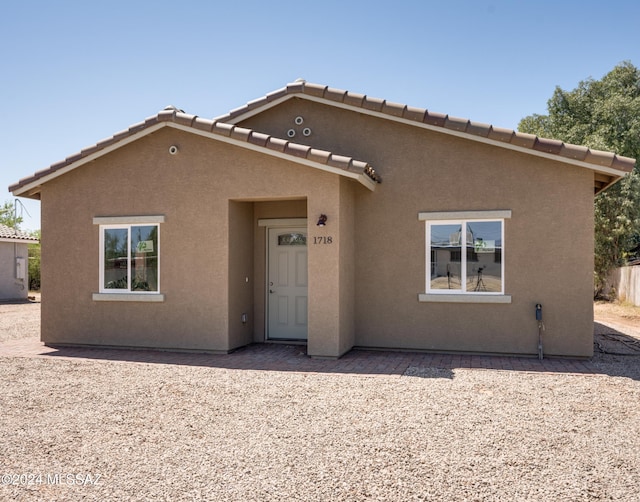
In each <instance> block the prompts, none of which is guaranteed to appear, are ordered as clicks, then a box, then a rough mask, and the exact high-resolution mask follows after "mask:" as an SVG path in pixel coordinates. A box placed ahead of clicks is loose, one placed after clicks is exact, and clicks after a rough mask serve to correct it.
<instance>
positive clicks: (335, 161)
mask: <svg viewBox="0 0 640 502" xmlns="http://www.w3.org/2000/svg"><path fill="white" fill-rule="evenodd" d="M350 162H351V157H345V156H344V155H336V154H333V153H332V154H331V155H329V160H328V161H327V165H329V166H332V167H338V168H340V169H344V170H347V169H349V164H350Z"/></svg>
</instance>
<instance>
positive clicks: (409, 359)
mask: <svg viewBox="0 0 640 502" xmlns="http://www.w3.org/2000/svg"><path fill="white" fill-rule="evenodd" d="M3 356H4V357H36V358H65V359H84V360H92V361H112V362H139V363H152V364H176V365H191V366H206V367H216V368H227V369H242V370H261V371H265V370H266V371H295V372H312V373H345V374H348V373H356V374H365V375H387V376H389V375H396V376H402V375H403V374H405V372H406V371H407V369H408V368H416V367H417V368H442V369H448V370H453V369H457V368H476V369H489V370H510V371H527V372H538V373H539V372H542V373H573V374H582V375H585V374H595V373H598V371H597V370H596V369H595V368H594V365H593V364H592V363H591V361H589V360H577V359H556V358H545V359H543V360H542V361H540V360H538V359H537V358H533V357H532V358H527V357H511V356H487V355H463V354H434V353H421V352H398V351H384V350H364V349H354V350H351V351H350V352H348V353H347V354H345V355H344V356H342V357H341V358H339V359H317V358H311V357H308V356H307V355H306V347H305V346H303V345H287V344H270V343H265V344H253V345H249V346H247V347H243V348H241V349H238V350H236V351H235V352H232V353H230V354H205V353H197V352H170V351H160V350H145V349H120V348H117V349H116V348H100V347H95V348H94V347H67V346H64V347H61V346H59V347H47V346H45V345H44V344H43V343H42V342H40V341H39V340H38V339H37V338H23V339H20V340H9V341H6V342H2V343H0V357H3Z"/></svg>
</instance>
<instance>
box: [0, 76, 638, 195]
mask: <svg viewBox="0 0 640 502" xmlns="http://www.w3.org/2000/svg"><path fill="white" fill-rule="evenodd" d="M294 99H295V100H304V101H307V102H311V103H318V104H321V105H323V106H324V107H326V108H327V109H328V110H334V112H333V113H334V114H337V113H336V112H335V111H336V110H344V111H349V112H356V113H358V114H361V115H365V116H369V117H375V118H377V119H379V120H381V121H384V123H388V124H392V125H394V126H400V125H401V126H405V127H407V126H408V127H413V128H418V129H422V130H428V131H431V132H434V133H437V134H443V135H448V136H453V137H457V138H460V139H462V140H464V141H471V142H476V143H482V144H485V145H488V146H490V147H492V148H499V149H507V150H512V151H516V152H519V153H522V154H525V155H528V156H532V157H539V158H544V159H547V160H551V161H554V162H556V163H558V165H559V166H562V165H571V166H578V167H580V168H584V169H587V170H589V171H590V172H592V173H593V186H594V192H595V193H596V194H597V193H599V192H601V191H602V190H605V189H606V188H607V187H609V186H611V185H612V184H613V183H615V182H616V181H618V180H619V179H621V178H622V177H623V176H624V175H625V174H627V173H629V172H631V170H632V169H633V167H634V165H635V159H630V158H627V157H622V156H619V155H616V154H614V153H611V152H602V151H597V150H591V149H589V148H587V147H582V146H578V145H571V144H567V143H563V142H561V141H557V140H552V139H545V138H540V137H537V136H534V135H530V134H524V133H519V132H516V131H513V130H510V129H503V128H499V127H494V126H491V125H488V124H482V123H477V122H472V121H470V120H467V119H461V118H457V117H451V116H449V115H444V114H440V113H434V112H431V111H429V110H426V109H423V108H416V107H412V106H408V105H404V104H400V103H394V102H390V101H386V100H384V99H378V98H372V97H369V96H366V95H364V94H358V93H353V92H348V91H343V90H339V89H334V88H331V87H328V86H322V85H318V84H312V83H307V82H305V81H302V80H299V81H296V82H294V83H292V84H288V85H287V86H286V87H284V88H282V89H279V90H277V91H274V92H271V93H269V94H267V95H266V96H264V97H262V98H259V99H256V100H254V101H251V102H249V103H247V104H246V105H244V106H242V107H239V108H236V109H235V110H232V111H231V112H229V113H227V114H225V115H222V116H220V117H217V118H215V119H213V120H209V119H204V118H202V117H198V116H196V115H192V114H188V113H185V112H183V111H182V110H178V109H176V108H175V107H167V108H165V109H164V110H162V111H161V112H159V113H158V114H156V115H154V116H151V117H149V118H147V119H145V120H144V121H143V122H140V123H138V124H134V125H132V126H131V127H129V128H128V129H126V130H124V131H121V132H119V133H116V134H114V135H113V136H111V137H110V138H107V139H105V140H102V141H100V142H98V143H96V144H95V145H92V146H90V147H88V148H85V149H83V150H81V151H80V152H78V153H76V154H74V155H71V156H70V157H67V158H66V159H64V160H63V161H61V162H58V163H56V164H53V165H51V166H49V167H48V168H46V169H44V170H41V171H38V172H36V173H35V174H33V175H31V176H28V177H26V178H24V179H22V180H20V181H19V182H17V183H15V184H13V185H11V186H10V187H9V191H11V192H13V194H14V195H17V196H23V197H29V198H34V199H39V198H40V191H41V187H42V185H43V184H45V183H47V182H48V181H50V180H52V179H55V178H57V177H59V176H62V175H64V174H65V173H66V172H69V171H71V170H73V169H77V168H79V167H81V166H82V165H84V164H86V163H87V162H91V161H93V160H96V159H97V158H99V157H101V156H103V155H106V154H108V153H110V152H112V151H114V150H116V149H118V148H121V147H123V146H124V145H127V144H129V143H131V142H133V141H136V140H137V139H139V138H141V137H143V136H145V135H147V134H151V133H153V132H155V131H157V130H159V129H161V128H165V127H169V128H176V129H180V130H183V131H187V132H189V133H191V134H196V135H200V136H204V137H206V138H208V139H210V140H213V141H222V142H225V143H230V144H234V145H236V146H240V147H241V148H246V149H249V150H254V151H257V152H260V153H261V154H264V155H269V156H274V157H279V158H284V159H287V160H291V161H293V162H296V163H298V164H301V165H305V166H307V167H310V168H314V169H320V170H323V171H328V172H331V173H334V174H337V175H340V176H345V177H347V178H351V179H354V180H356V181H358V182H360V183H361V184H363V185H364V186H366V187H367V188H368V189H370V190H374V189H375V186H376V184H377V183H380V182H381V181H382V179H381V176H380V174H379V173H378V172H377V171H376V169H374V167H373V166H372V165H371V164H370V163H369V161H365V160H357V159H356V158H354V157H353V156H352V155H353V153H352V152H351V151H350V148H349V146H350V145H349V143H348V138H344V142H343V143H342V144H339V145H338V148H339V149H340V151H337V152H336V151H333V148H331V149H326V147H325V148H317V147H316V148H313V147H312V146H311V144H312V143H313V140H311V139H309V138H308V136H309V135H306V133H305V129H307V128H308V126H304V124H303V123H296V122H294V123H293V124H292V126H295V127H290V128H287V129H285V128H281V129H282V130H278V131H275V130H274V131H273V133H271V134H267V133H265V132H260V131H259V130H253V129H250V128H247V127H243V125H246V124H249V123H258V122H259V120H258V121H257V122H256V120H257V117H258V116H259V115H260V114H264V113H265V112H267V111H269V110H272V109H275V108H276V107H279V106H283V104H284V103H290V102H291V100H294ZM329 113H331V111H330V112H329ZM293 119H294V121H295V120H298V116H296V117H293ZM302 119H304V118H303V117H302ZM259 127H260V126H259ZM261 128H262V127H261ZM310 130H311V131H313V129H310ZM292 131H293V133H294V134H292V133H291V132H292ZM361 153H362V156H366V152H361Z"/></svg>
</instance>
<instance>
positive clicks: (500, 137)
mask: <svg viewBox="0 0 640 502" xmlns="http://www.w3.org/2000/svg"><path fill="white" fill-rule="evenodd" d="M293 96H300V97H308V98H309V99H315V100H321V101H324V102H328V103H334V104H336V105H338V106H343V107H345V106H346V107H349V108H356V109H360V110H361V111H363V112H365V113H367V112H369V113H372V114H375V115H378V116H381V117H387V118H391V119H395V120H401V121H403V122H408V123H413V124H416V125H422V126H425V127H429V128H431V129H436V130H438V129H440V130H441V131H442V132H449V133H453V134H457V135H462V136H465V137H468V138H469V139H476V140H480V141H487V142H491V143H493V144H497V145H498V146H505V147H512V148H513V147H515V148H517V149H524V150H531V153H537V154H543V155H544V156H550V157H551V158H553V157H556V159H557V160H559V161H569V162H572V161H573V162H580V163H583V165H584V164H587V165H591V166H593V169H594V170H595V171H604V172H606V173H608V174H613V175H614V176H613V178H612V179H611V180H606V179H603V177H600V179H596V180H595V183H596V191H598V190H601V189H604V188H606V186H608V184H610V182H612V181H616V180H617V179H618V177H620V176H623V175H624V174H625V173H629V172H631V171H632V170H633V167H634V165H635V163H636V161H635V159H632V158H629V157H623V156H621V155H616V154H615V153H612V152H603V151H599V150H592V149H590V148H587V147H585V146H579V145H572V144H570V143H563V142H562V141H558V140H554V139H547V138H542V137H539V136H535V135H532V134H526V133H521V132H517V131H514V130H512V129H504V128H500V127H494V126H492V125H490V124H483V123H479V122H473V121H471V120H468V119H464V118H458V117H452V116H450V115H445V114H442V113H436V112H432V111H429V110H427V109H424V108H416V107H413V106H408V105H405V104H401V103H394V102H391V101H386V100H384V99H379V98H373V97H370V96H367V95H364V94H358V93H353V92H349V91H345V90H341V89H334V88H332V87H329V86H326V85H319V84H313V83H309V82H306V81H304V80H302V79H299V80H296V81H295V82H293V83H291V84H288V85H287V86H286V87H284V88H282V89H279V90H277V91H274V92H271V93H269V94H267V95H266V96H264V97H262V98H259V99H255V100H253V101H251V102H249V103H247V104H246V105H244V106H242V107H240V108H236V109H235V110H232V111H231V112H229V113H227V114H225V115H222V116H219V117H216V119H215V120H220V121H223V122H230V123H235V122H237V121H239V120H242V119H243V118H247V117H249V116H251V115H252V114H254V113H257V112H258V111H260V110H261V109H263V108H265V107H268V106H272V105H273V104H274V102H279V101H281V100H283V99H287V98H290V97H293ZM601 168H605V169H601ZM609 170H613V171H618V173H619V174H618V173H615V172H614V173H611V172H609ZM607 181H609V183H607Z"/></svg>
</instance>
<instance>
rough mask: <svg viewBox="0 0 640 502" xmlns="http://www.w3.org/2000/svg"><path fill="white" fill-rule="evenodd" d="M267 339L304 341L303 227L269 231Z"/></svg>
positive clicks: (305, 296) (305, 282) (305, 276)
mask: <svg viewBox="0 0 640 502" xmlns="http://www.w3.org/2000/svg"><path fill="white" fill-rule="evenodd" d="M268 236H269V247H268V271H267V313H268V314H267V317H268V320H267V338H268V339H271V340H274V339H275V340H277V339H280V340H306V339H307V227H280V228H269V229H268Z"/></svg>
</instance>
